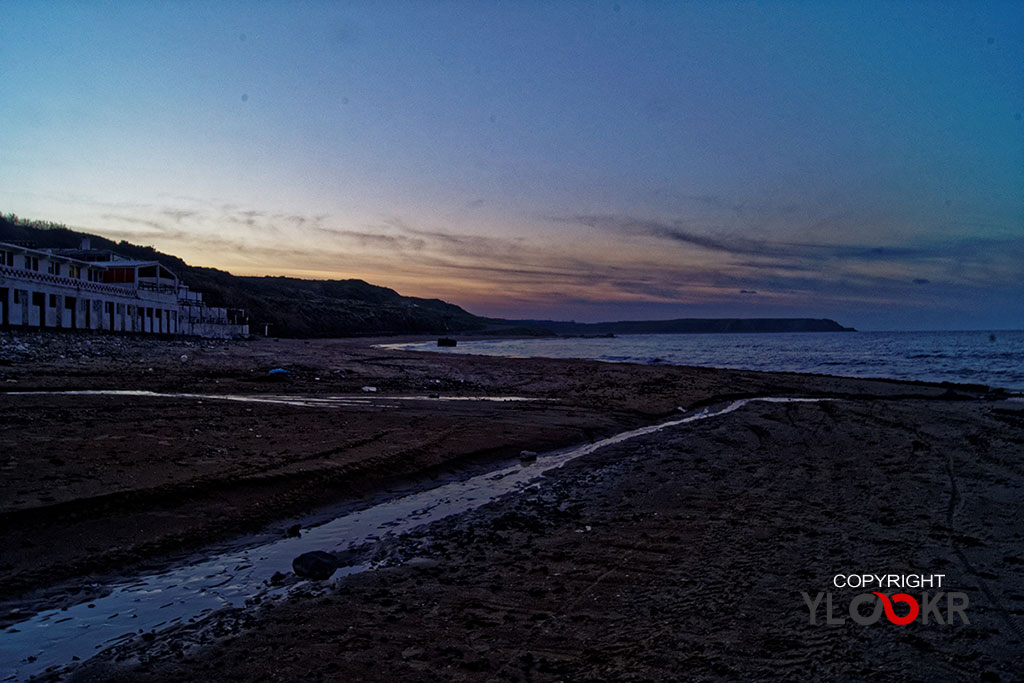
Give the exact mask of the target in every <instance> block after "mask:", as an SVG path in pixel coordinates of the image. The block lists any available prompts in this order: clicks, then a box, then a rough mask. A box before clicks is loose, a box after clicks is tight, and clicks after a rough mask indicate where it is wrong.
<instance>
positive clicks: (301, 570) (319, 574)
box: [292, 550, 338, 581]
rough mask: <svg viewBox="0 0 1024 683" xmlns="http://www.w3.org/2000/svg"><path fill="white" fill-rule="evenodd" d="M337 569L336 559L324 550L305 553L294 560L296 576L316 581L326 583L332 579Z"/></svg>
mask: <svg viewBox="0 0 1024 683" xmlns="http://www.w3.org/2000/svg"><path fill="white" fill-rule="evenodd" d="M337 568H338V567H337V564H336V563H335V561H334V557H332V556H331V555H330V553H325V552H324V551H322V550H314V551H313V552H311V553H303V554H302V555H299V556H298V557H296V558H295V559H294V560H292V570H293V571H294V572H295V573H296V575H298V576H301V577H302V578H304V579H313V580H314V581H325V580H327V579H329V578H331V575H332V574H334V570H336V569H337Z"/></svg>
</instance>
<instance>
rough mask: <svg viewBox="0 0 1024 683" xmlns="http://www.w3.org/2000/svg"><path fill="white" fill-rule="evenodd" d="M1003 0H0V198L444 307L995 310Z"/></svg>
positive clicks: (1001, 182)
mask: <svg viewBox="0 0 1024 683" xmlns="http://www.w3.org/2000/svg"><path fill="white" fill-rule="evenodd" d="M1022 113H1024V3H1021V2H1005V3H1002V2H970V3H962V4H958V3H947V2H941V3H939V2H927V3H924V2H923V3H914V2H911V3H904V2H899V3H896V2H886V3H875V2H867V1H856V2H852V1H851V2H836V3H833V2H801V3H795V2H771V3H768V2H766V3H752V2H735V3H733V2H706V3H705V2H691V3H631V2H625V1H622V0H620V1H619V2H601V3H591V2H549V3H539V2H538V3H534V2H522V3H518V2H517V3H512V2H506V3H492V2H373V3H370V2H365V3H364V2H352V3H345V2H338V3H327V2H324V3H320V2H312V3H293V2H287V3H286V2H268V3H254V2H243V3H228V2H209V3H207V2H184V1H183V2H143V1H136V2H79V3H57V2H42V1H32V2H19V1H17V0H3V1H2V2H0V212H3V213H12V212H13V213H16V214H18V215H19V216H22V217H27V218H36V219H42V220H50V221H55V222H61V223H66V224H67V225H69V226H70V227H73V228H75V229H80V230H85V231H89V232H94V233H98V234H101V235H104V236H106V237H110V238H114V239H126V240H129V241H131V242H136V243H141V244H148V245H152V246H154V247H156V248H158V249H160V250H162V251H166V252H169V253H173V254H176V255H179V256H181V257H183V258H184V259H185V260H187V261H188V262H190V263H192V264H195V265H206V266H215V267H218V268H223V269H226V270H229V271H231V272H232V273H235V274H240V275H264V274H269V275H292V276H297V277H303V278H348V277H358V278H362V279H365V280H367V281H369V282H372V283H374V284H379V285H384V286H388V287H392V288H394V289H396V290H398V291H399V292H401V293H403V294H408V295H415V296H427V297H439V298H443V299H445V300H448V301H451V302H453V303H457V304H459V305H461V306H463V307H465V308H467V309H468V310H470V311H471V312H474V313H478V314H483V315H494V316H503V317H532V318H558V319H575V320H580V321H595V320H619V319H645V318H673V317H691V316H692V317H725V316H757V317H774V316H809V317H831V318H835V319H836V320H838V321H839V322H841V323H843V324H845V325H852V326H855V327H858V328H861V329H970V328H981V329H987V328H994V329H1006V328H1014V329H1020V328H1022V327H1024V121H1022Z"/></svg>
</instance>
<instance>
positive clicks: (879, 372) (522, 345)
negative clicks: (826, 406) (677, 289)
mask: <svg viewBox="0 0 1024 683" xmlns="http://www.w3.org/2000/svg"><path fill="white" fill-rule="evenodd" d="M387 346H389V347H391V348H404V349H411V350H419V351H425V350H429V351H438V352H440V353H472V354H484V355H491V356H510V357H546V358H590V359H594V360H601V361H610V362H623V363H666V364H671V365H700V366H705V367H715V368H734V369H742V370H768V371H779V372H813V373H820V374H828V375H840V376H844V377H885V378H890V379H907V380H925V381H930V382H957V383H967V384H984V385H987V386H990V387H1001V388H1003V389H1007V390H1011V391H1024V330H1015V331H992V332H979V331H969V332H794V333H779V334H630V335H619V336H616V337H610V338H608V337H598V338H585V337H568V338H555V337H550V338H537V339H500V340H485V341H461V340H460V341H459V343H458V346H457V347H455V348H444V347H437V346H436V345H435V343H433V342H431V343H420V344H393V345H387Z"/></svg>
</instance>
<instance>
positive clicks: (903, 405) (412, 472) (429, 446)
mask: <svg viewBox="0 0 1024 683" xmlns="http://www.w3.org/2000/svg"><path fill="white" fill-rule="evenodd" d="M365 342H366V340H362V339H361V340H344V341H337V340H320V341H312V340H293V341H284V340H282V341H281V342H273V341H269V340H268V341H259V342H243V343H239V344H227V345H211V346H208V347H206V346H202V345H200V346H187V347H186V346H182V345H181V344H180V343H179V344H175V342H166V345H165V346H163V347H161V348H157V349H156V351H157V353H156V354H154V353H153V352H154V347H152V346H151V345H144V348H141V350H140V354H139V356H136V355H134V354H135V353H136V350H133V349H132V348H127V347H130V345H124V344H121V345H120V347H121V348H118V349H117V350H118V351H120V354H119V355H118V356H117V357H116V358H109V357H104V356H103V355H102V354H101V355H100V357H99V362H97V360H96V358H95V357H93V356H89V357H88V358H78V359H76V361H75V362H73V363H69V362H67V361H68V359H67V358H65V359H53V358H46V357H41V358H38V359H36V360H33V361H30V362H22V363H18V364H11V365H6V366H0V373H2V374H0V376H2V377H3V379H4V380H5V382H4V385H3V386H4V388H8V387H11V385H12V384H18V385H22V387H23V386H25V384H26V383H27V382H28V381H31V383H32V384H34V385H36V386H35V388H40V389H43V390H59V387H61V386H62V385H63V386H69V385H74V386H80V385H87V386H93V387H98V386H99V385H102V384H105V383H111V382H115V381H116V382H119V383H121V384H122V385H123V386H128V387H139V388H141V387H142V386H153V387H154V388H155V389H160V388H169V387H173V388H175V389H176V390H178V391H179V392H186V391H188V392H189V393H193V392H194V393H196V394H200V393H219V394H232V393H242V394H251V395H253V396H264V397H265V396H268V395H271V394H275V393H279V394H287V395H307V396H311V397H325V396H330V395H349V396H353V397H358V398H363V397H365V396H367V395H369V393H370V392H362V391H360V390H359V389H361V387H362V386H370V385H371V383H372V385H374V386H378V388H379V390H380V392H381V396H382V397H383V396H387V395H392V394H397V395H401V394H403V393H404V394H407V395H408V394H413V393H414V392H419V393H420V394H421V395H422V393H423V389H424V388H431V387H440V388H438V389H436V391H443V392H444V393H445V394H451V395H457V394H460V393H461V394H463V395H466V394H475V395H483V396H488V395H489V396H495V395H500V394H501V393H506V394H516V395H524V396H526V397H532V398H536V399H547V400H546V401H537V402H524V403H512V404H510V403H499V402H494V401H491V402H481V403H476V402H471V401H454V402H444V403H441V402H437V401H434V402H431V401H429V400H426V401H406V402H402V405H401V406H400V407H398V408H394V409H386V408H380V407H378V406H375V405H373V403H372V402H370V403H368V404H365V405H357V406H346V407H344V408H325V407H300V406H288V405H273V404H270V405H268V404H256V403H253V404H248V403H229V402H225V401H210V400H206V401H203V400H201V399H197V398H195V397H189V398H182V399H173V398H156V397H149V398H145V399H143V398H138V397H135V398H131V399H129V398H128V397H109V396H103V397H99V396H62V397H58V396H52V395H51V396H32V397H28V396H14V395H10V394H0V402H2V406H3V408H4V410H5V415H9V416H10V419H9V421H8V423H7V425H6V426H5V428H4V429H3V430H2V431H0V446H3V449H2V450H3V451H4V452H15V451H17V452H18V453H19V456H21V457H20V458H16V460H18V462H15V463H13V465H14V466H13V467H12V466H11V465H12V463H11V462H8V463H6V466H7V471H8V472H9V476H8V478H7V479H6V482H5V486H6V488H5V489H4V491H5V493H4V495H3V496H2V497H0V500H2V501H3V508H2V509H0V539H2V540H3V542H4V543H5V547H8V548H11V549H12V552H11V553H10V554H9V555H8V557H7V558H5V559H6V562H5V566H4V567H2V568H0V580H2V581H3V583H2V585H3V586H4V590H3V593H2V595H3V604H5V605H8V606H9V607H10V606H11V605H13V604H16V603H19V602H20V603H23V604H24V603H26V602H29V603H31V602H33V601H34V602H35V604H36V605H37V606H42V605H46V604H49V605H53V604H58V603H60V604H70V603H72V602H74V601H75V599H76V595H77V598H81V597H83V596H84V595H86V594H87V593H82V592H80V591H78V592H77V593H76V592H75V591H73V590H71V588H72V587H73V586H74V584H75V583H76V582H77V583H79V584H80V583H81V578H82V577H83V576H88V577H90V578H89V579H88V580H87V581H88V582H89V583H92V582H95V581H93V579H99V578H100V577H104V576H106V577H110V576H116V575H122V576H123V575H131V574H132V573H133V572H136V571H139V570H140V569H144V568H149V569H155V568H158V567H160V566H167V563H168V562H172V561H174V560H175V559H176V560H179V561H180V560H181V559H182V558H186V557H195V556H196V553H197V552H203V549H207V550H206V552H208V551H209V549H210V548H213V547H217V546H220V547H227V546H230V545H231V544H232V543H234V544H236V545H237V543H238V540H239V539H240V538H242V537H248V538H250V539H252V538H270V537H272V536H273V535H274V534H281V533H283V532H284V531H285V529H286V528H287V526H289V525H290V524H292V523H294V521H296V520H299V519H303V520H304V523H307V524H309V523H312V522H311V521H309V520H310V518H309V517H308V516H309V515H310V514H319V516H320V518H323V517H324V516H325V515H326V514H327V511H328V510H334V511H337V510H338V509H344V508H349V509H351V508H352V507H354V506H358V505H359V504H360V503H359V501H364V502H365V501H368V500H380V499H382V498H385V497H387V496H388V493H387V491H386V489H387V488H389V487H390V488H392V489H394V488H396V487H403V490H412V489H416V488H419V487H422V486H423V485H424V484H425V483H428V482H432V483H437V481H447V480H451V479H452V478H457V477H458V476H462V474H465V473H466V472H475V471H484V470H486V469H487V468H488V467H493V466H494V465H495V464H497V463H500V462H506V461H509V460H512V459H514V458H515V456H516V455H517V454H518V452H519V451H520V450H534V451H537V450H540V451H550V450H555V449H557V448H561V447H566V446H569V445H572V444H578V443H585V442H587V441H592V440H594V439H597V438H601V437H604V436H608V435H610V434H614V433H617V432H621V431H623V430H628V429H632V428H636V427H640V426H643V425H646V424H651V423H653V422H656V421H658V420H659V419H662V418H664V417H666V416H668V415H678V414H679V413H678V408H679V407H681V406H685V407H686V408H688V409H690V410H693V409H695V408H699V407H702V406H706V405H709V404H710V403H714V402H716V401H718V402H721V401H725V400H730V399H735V398H744V397H749V396H751V395H754V394H758V393H759V394H769V393H770V394H774V395H783V396H787V395H788V396H797V395H803V396H819V397H820V396H832V397H836V398H843V399H845V400H846V401H848V402H852V403H853V404H855V405H865V406H870V405H879V406H882V405H891V406H894V407H898V409H899V410H909V411H911V412H912V413H913V414H915V415H917V414H920V415H927V414H931V413H934V412H935V411H938V413H936V414H939V413H943V411H946V412H949V411H952V412H951V413H949V414H951V415H960V414H964V415H966V414H973V412H972V411H978V410H982V412H984V413H985V414H986V415H988V414H991V415H996V416H999V415H1000V414H999V413H998V412H993V411H996V410H997V408H998V406H1000V405H1003V406H1005V405H1008V404H1006V403H1002V402H1000V401H994V400H990V401H975V400H971V399H974V398H980V394H979V392H974V393H973V394H972V392H971V389H970V388H969V387H963V386H961V387H957V389H956V390H953V391H950V387H949V386H944V385H936V384H927V383H920V384H917V383H914V384H909V383H906V382H899V381H893V380H881V381H879V380H861V379H846V378H837V377H828V376H815V375H799V374H794V373H780V374H774V373H759V372H753V371H730V370H711V369H707V368H699V367H682V366H662V365H658V366H640V365H626V364H609V363H600V362H597V361H582V360H550V359H508V358H501V357H488V356H470V355H447V354H429V353H421V352H388V353H382V352H381V351H382V350H381V349H376V348H372V347H367V346H365ZM183 349H185V350H186V351H187V352H188V353H190V354H191V357H190V358H189V359H188V361H181V360H180V356H181V355H183V353H181V352H182V350H183ZM65 355H67V354H65ZM282 358H286V359H287V360H288V362H287V363H282V365H285V366H287V367H291V368H292V372H291V375H290V376H289V379H288V380H287V381H285V382H283V383H278V382H267V381H265V380H264V379H263V377H264V374H263V372H265V368H266V366H268V365H276V364H277V363H274V362H273V361H280V359H282ZM58 360H63V361H65V362H63V363H60V362H57V361H58ZM69 366H70V367H69ZM151 367H152V368H153V370H150V368H151ZM258 369H259V370H263V372H257V370H258ZM336 370H341V371H342V372H334V371H336ZM317 377H319V378H320V379H316V378H317ZM11 379H14V380H15V381H14V382H9V381H7V380H11ZM433 380H440V385H438V384H435V383H434V382H433ZM22 387H19V389H21V388H22ZM357 387H358V389H357ZM357 391H358V393H357ZM989 398H994V397H991V396H990V397H989ZM551 399H557V400H554V401H552V400H551ZM908 399H913V400H909V401H908ZM915 406H916V407H915ZM844 410H845V409H844ZM998 410H1004V411H1008V413H1009V414H1010V415H1009V417H1008V418H1007V419H1009V420H1010V422H1011V423H1012V422H1013V420H1015V419H1016V418H1015V417H1013V415H1015V414H1016V412H1015V411H1014V410H1013V409H1008V408H998ZM915 411H916V412H915ZM985 411H987V412H985ZM733 419H734V420H736V419H738V418H733ZM986 419H989V418H986ZM345 422H347V423H348V424H344V423H345ZM1014 424H1015V423H1014ZM30 426H31V428H32V429H38V430H39V431H40V434H37V435H31V434H29V436H30V437H31V438H29V439H28V440H27V441H26V434H28V432H27V431H26V429H28V428H29V427H30ZM1011 426H1012V425H1011ZM19 427H20V429H19ZM339 428H341V431H340V432H339ZM250 429H251V430H253V431H252V432H249V431H247V430H250ZM325 429H329V430H330V431H329V433H330V435H331V436H330V437H329V438H324V435H325V433H327V432H325ZM1013 429H1017V427H1013ZM257 430H258V431H257ZM29 431H31V429H30V430H29ZM126 432H127V433H131V434H133V435H134V443H136V444H138V445H132V443H133V442H125V441H124V439H121V440H120V442H116V437H117V436H118V435H124V434H125V433H126ZM755 432H756V430H755ZM1011 433H1012V432H1011ZM147 434H149V435H151V436H148V437H147V436H146V435H147ZM143 437H145V439H148V440H143ZM659 438H660V437H659ZM659 438H655V439H653V440H654V441H658V440H659ZM665 438H666V439H668V440H669V441H671V440H672V438H671V437H665ZM763 438H765V437H763V436H758V439H759V440H761V439H763ZM890 438H891V437H890ZM1014 438H1016V437H1014ZM112 442H116V443H117V447H116V448H111V443H112ZM1022 442H1024V441H1022ZM482 445H483V446H485V447H483V448H482V447H481V446H482ZM933 446H934V447H938V446H939V444H933ZM154 448H155V449H156V450H155V452H154V450H153V449H154ZM140 449H141V450H140ZM196 449H200V450H201V452H198V453H197V452H195V451H196ZM610 450H611V451H615V452H622V448H621V447H616V448H612V449H610ZM25 458H28V459H29V460H30V461H31V462H26V461H25ZM602 458H604V456H603V455H602V456H598V460H601V459H602ZM588 460H589V458H588ZM55 461H56V462H55ZM583 467H585V465H584V464H583V463H577V464H574V465H573V466H572V467H568V468H567V471H577V470H579V469H581V468H583ZM431 477H434V479H433V480H431ZM561 477H562V474H561V473H558V474H557V475H556V476H555V479H560V478H561ZM61 481H64V483H63V484H61ZM54 493H57V494H58V495H63V496H64V498H63V499H59V498H58V499H55V500H50V501H47V500H45V499H44V498H45V497H53V494H54ZM393 493H394V491H392V495H393ZM18 501H20V503H19V502H18ZM577 502H579V501H577ZM510 504H511V503H510ZM492 505H493V504H492ZM499 505H504V504H499ZM490 507H491V506H488V508H490ZM317 510H319V513H316V512H315V511H317ZM472 514H473V515H480V514H484V513H482V512H480V511H477V512H475V513H472ZM304 516H305V517H304ZM161 519H163V520H167V523H162V522H161V521H160V520H161ZM448 523H449V522H443V523H441V524H442V528H443V527H444V525H445V524H448ZM450 523H451V524H456V522H450ZM638 533H639V532H638ZM460 552H470V550H469V549H466V548H464V549H463V550H461V551H460ZM488 566H490V565H488ZM493 569H494V568H493V567H492V568H491V569H489V570H488V571H491V570H493ZM389 571H390V570H389ZM396 571H407V570H403V569H400V568H398V569H396ZM408 571H411V570H408ZM417 571H418V570H417ZM376 580H377V579H356V578H355V577H353V578H352V581H354V582H357V583H358V582H362V581H370V582H371V583H372V582H374V581H376ZM382 580H383V579H382ZM62 586H63V588H62ZM33 596H35V597H34V598H33ZM289 604H291V602H289ZM281 609H290V608H289V607H287V606H283V607H281ZM303 609H306V608H303ZM8 611H9V610H4V612H5V613H6V612H8ZM8 616H10V615H8ZM250 616H251V615H250ZM261 618H262V617H261ZM248 619H249V617H246V620H248ZM5 621H8V622H9V621H10V619H9V618H7V619H5ZM0 637H2V633H0ZM293 645H294V646H295V647H298V646H299V644H298V643H293ZM407 659H409V658H405V659H403V658H401V657H399V660H400V661H402V662H405V661H406V660H407ZM428 659H429V658H428ZM99 661H100V660H97V662H99ZM197 661H199V660H197ZM417 661H418V660H417ZM264 664H265V665H269V662H264ZM98 665H99V664H98V663H97V666H98ZM158 668H159V667H158ZM428 668H429V667H428ZM162 670H163V671H164V674H163V675H170V673H169V672H171V671H173V670H174V669H173V667H172V668H171V669H166V668H164V669H162ZM134 673H138V672H134ZM134 673H133V675H134ZM364 673H365V672H364ZM408 673H409V672H405V674H408ZM405 674H403V675H405ZM207 675H209V672H207ZM172 678H173V676H172Z"/></svg>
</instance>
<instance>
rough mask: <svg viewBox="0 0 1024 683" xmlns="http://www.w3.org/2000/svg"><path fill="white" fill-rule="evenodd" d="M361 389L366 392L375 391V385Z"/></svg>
mask: <svg viewBox="0 0 1024 683" xmlns="http://www.w3.org/2000/svg"><path fill="white" fill-rule="evenodd" d="M363 391H366V392H373V391H377V387H363Z"/></svg>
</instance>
